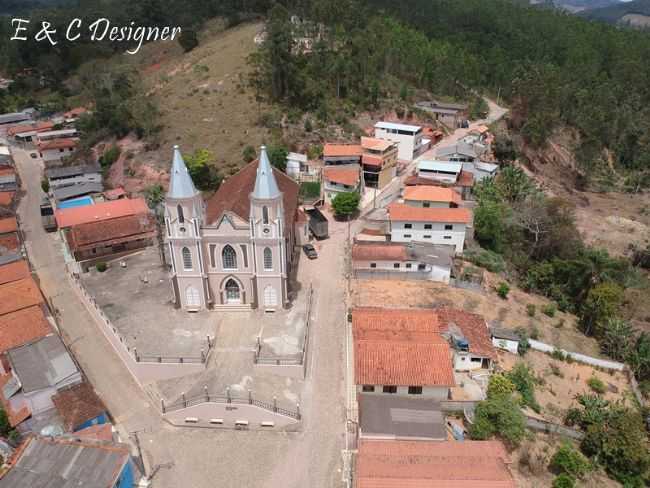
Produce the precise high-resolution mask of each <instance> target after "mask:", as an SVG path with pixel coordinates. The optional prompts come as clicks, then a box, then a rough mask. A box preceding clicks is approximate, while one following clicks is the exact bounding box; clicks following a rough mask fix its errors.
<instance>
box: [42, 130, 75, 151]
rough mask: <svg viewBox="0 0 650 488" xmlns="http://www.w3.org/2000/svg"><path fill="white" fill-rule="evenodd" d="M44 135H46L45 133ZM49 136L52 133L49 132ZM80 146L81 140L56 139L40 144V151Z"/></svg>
mask: <svg viewBox="0 0 650 488" xmlns="http://www.w3.org/2000/svg"><path fill="white" fill-rule="evenodd" d="M43 134H46V133H45V132H43ZM47 134H52V132H47ZM78 144H79V139H54V140H53V141H45V142H39V143H38V149H39V150H40V151H51V150H53V149H69V148H72V147H77V145H78Z"/></svg>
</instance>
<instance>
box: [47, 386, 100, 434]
mask: <svg viewBox="0 0 650 488" xmlns="http://www.w3.org/2000/svg"><path fill="white" fill-rule="evenodd" d="M52 401H53V402H54V406H55V407H56V409H57V411H58V412H59V415H60V416H61V418H62V419H63V427H64V429H65V430H66V431H67V432H73V431H75V430H76V429H78V428H79V426H81V425H83V424H84V423H85V422H88V421H89V420H92V419H94V418H96V417H98V416H99V415H101V414H103V413H105V412H106V406H105V405H104V403H103V402H102V401H101V400H100V398H99V397H98V396H97V393H95V390H93V387H92V386H91V385H90V383H87V382H83V383H79V384H77V385H74V386H71V387H69V388H66V389H64V390H61V391H59V392H58V393H57V394H56V395H54V396H53V397H52Z"/></svg>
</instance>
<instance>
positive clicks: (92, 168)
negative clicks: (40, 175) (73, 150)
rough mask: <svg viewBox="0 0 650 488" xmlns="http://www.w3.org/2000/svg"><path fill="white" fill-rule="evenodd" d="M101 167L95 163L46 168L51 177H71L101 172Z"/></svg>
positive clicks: (47, 174) (46, 172)
mask: <svg viewBox="0 0 650 488" xmlns="http://www.w3.org/2000/svg"><path fill="white" fill-rule="evenodd" d="M101 171H102V170H101V168H100V167H99V166H98V165H95V164H85V165H78V166H66V167H65V168H50V169H46V170H45V176H47V177H48V178H50V179H57V178H69V177H71V176H78V175H84V174H88V173H101Z"/></svg>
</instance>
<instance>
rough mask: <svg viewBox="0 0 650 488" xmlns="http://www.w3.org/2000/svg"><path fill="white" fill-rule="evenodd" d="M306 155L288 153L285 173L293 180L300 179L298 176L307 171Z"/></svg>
mask: <svg viewBox="0 0 650 488" xmlns="http://www.w3.org/2000/svg"><path fill="white" fill-rule="evenodd" d="M308 169H309V166H307V155H306V154H299V153H294V152H290V153H289V154H287V169H286V173H287V174H288V175H289V176H291V177H292V178H293V179H298V178H300V175H301V174H302V173H304V172H305V171H307V170H308Z"/></svg>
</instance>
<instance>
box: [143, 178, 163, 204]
mask: <svg viewBox="0 0 650 488" xmlns="http://www.w3.org/2000/svg"><path fill="white" fill-rule="evenodd" d="M144 197H145V199H146V200H147V205H148V206H149V208H156V207H157V206H158V205H160V204H161V203H162V201H163V200H164V199H165V191H164V189H163V187H162V185H160V183H156V184H155V185H150V186H148V187H147V188H145V189H144Z"/></svg>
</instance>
